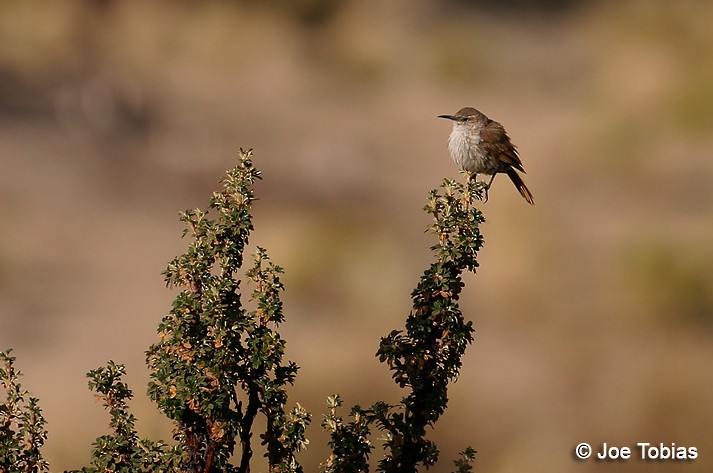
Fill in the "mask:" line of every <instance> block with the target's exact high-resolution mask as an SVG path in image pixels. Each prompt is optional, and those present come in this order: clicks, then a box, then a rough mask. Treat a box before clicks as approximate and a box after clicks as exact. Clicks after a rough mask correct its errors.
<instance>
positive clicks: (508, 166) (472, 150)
mask: <svg viewBox="0 0 713 473" xmlns="http://www.w3.org/2000/svg"><path fill="white" fill-rule="evenodd" d="M438 118H447V119H448V120H453V131H451V135H450V136H449V137H448V152H449V153H450V155H451V158H452V159H453V161H455V162H456V164H457V165H458V166H459V167H460V168H461V169H462V170H463V171H465V172H467V173H468V174H470V178H471V179H472V178H474V177H475V176H477V175H478V174H487V175H489V176H491V177H490V181H489V182H488V184H487V185H486V186H485V201H486V202H487V201H488V190H489V189H490V185H491V184H492V183H493V180H494V179H495V175H496V174H498V173H505V174H507V175H508V177H509V178H510V180H511V181H512V182H513V184H515V187H516V188H517V190H518V191H519V192H520V195H521V196H523V197H524V198H525V200H526V201H527V202H528V203H530V204H533V205H534V204H535V200H534V199H533V198H532V193H531V192H530V189H528V188H527V186H526V185H525V183H524V182H523V180H522V178H521V177H520V175H519V174H518V173H517V171H520V172H522V173H524V172H525V170H524V169H523V167H522V161H520V156H518V154H517V150H516V149H515V145H514V144H512V143H511V142H510V138H509V137H508V135H507V133H506V132H505V128H503V126H502V125H501V124H500V123H498V122H496V121H494V120H491V119H490V118H488V117H486V116H485V115H484V114H482V113H480V112H479V111H478V110H476V109H474V108H472V107H465V108H461V109H460V110H458V112H456V114H455V115H438Z"/></svg>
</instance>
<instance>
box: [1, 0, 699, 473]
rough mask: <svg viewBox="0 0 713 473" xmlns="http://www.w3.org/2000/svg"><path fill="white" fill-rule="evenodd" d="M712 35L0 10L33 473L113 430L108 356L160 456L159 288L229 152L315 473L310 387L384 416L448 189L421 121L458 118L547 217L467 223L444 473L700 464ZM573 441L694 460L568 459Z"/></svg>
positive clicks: (349, 10) (282, 16) (9, 294)
mask: <svg viewBox="0 0 713 473" xmlns="http://www.w3.org/2000/svg"><path fill="white" fill-rule="evenodd" d="M711 24H713V3H711V2H702V1H688V0H685V1H679V2H669V1H665V0H623V1H620V2H596V1H585V0H580V1H577V0H550V1H544V0H543V1H534V0H530V1H527V0H520V1H517V0H509V1H466V0H461V1H457V0H449V1H440V2H435V1H428V0H391V1H378V0H366V1H356V0H345V1H337V0H296V1H287V0H282V1H281V0H271V1H257V0H253V1H205V2H198V1H187V0H186V1H180V2H168V1H151V2H146V1H139V0H133V1H132V0H124V1H109V0H102V1H98V0H84V1H80V0H75V1H65V2H46V1H20V0H3V1H0V163H1V164H2V171H1V172H0V202H2V205H1V206H0V221H2V230H1V231H0V348H2V349H6V348H9V347H12V348H14V350H15V351H14V354H15V356H17V358H18V361H17V368H18V369H19V370H21V371H22V372H24V373H25V376H24V377H23V379H22V382H23V385H24V387H25V388H26V389H28V390H29V391H31V393H32V394H33V395H35V396H37V397H39V398H40V405H41V406H42V408H43V410H44V414H45V416H46V418H47V420H48V423H49V425H48V428H49V433H50V436H49V439H48V441H47V444H46V448H45V450H44V453H45V456H46V458H47V459H48V460H49V461H50V464H51V467H52V470H53V471H60V470H63V469H69V468H78V467H80V466H82V465H86V464H87V463H88V458H89V451H90V448H91V443H92V441H93V440H94V438H96V437H97V436H98V435H101V434H104V433H106V432H107V425H108V417H107V415H106V414H105V413H104V412H103V410H102V408H101V405H100V404H99V403H97V402H96V401H95V399H94V397H93V395H92V393H91V392H89V390H88V389H87V386H86V378H85V373H86V372H87V371H88V370H90V369H93V368H96V367H97V366H99V365H101V364H103V363H105V362H106V361H107V360H109V359H113V360H115V361H117V362H120V363H125V364H126V365H127V368H128V372H129V377H128V381H129V383H130V385H131V387H132V388H133V389H134V392H135V394H136V398H135V400H134V402H133V404H132V408H133V412H134V413H135V414H136V416H137V417H138V418H139V429H140V433H141V434H142V435H145V436H149V437H151V438H154V439H158V438H163V439H169V438H170V432H171V425H170V423H169V422H168V421H166V420H165V419H164V418H162V417H161V415H160V414H159V413H158V412H157V411H156V410H155V409H154V406H153V405H152V404H151V403H150V402H149V401H148V400H147V398H146V396H145V387H146V383H147V381H148V371H147V369H146V367H145V365H144V350H145V349H146V348H147V347H148V346H149V345H150V344H151V343H153V341H154V340H155V328H156V326H157V324H158V322H159V320H160V319H161V317H162V316H163V315H164V314H166V313H167V311H168V310H169V309H170V304H171V301H172V299H173V298H174V297H175V295H176V292H175V291H172V290H168V289H166V288H165V285H164V283H163V278H162V276H161V274H160V273H161V271H162V270H163V269H164V267H165V265H166V263H167V262H168V261H169V260H170V259H171V258H172V257H173V256H175V255H177V254H179V253H180V252H182V251H183V250H184V248H185V247H186V245H187V243H188V242H187V241H185V240H181V238H180V234H181V231H182V229H183V227H182V225H181V224H180V222H179V221H178V218H177V215H178V212H179V211H180V210H183V209H187V208H193V207H198V206H200V207H204V206H205V205H206V204H207V201H208V198H209V195H210V193H211V192H212V191H213V190H214V189H216V188H217V181H218V179H219V178H220V177H221V175H222V173H223V171H224V170H225V169H228V168H230V167H232V166H233V165H234V163H235V161H234V159H235V155H236V151H237V149H238V148H239V147H244V148H254V149H255V153H256V158H255V162H256V165H257V166H258V167H259V168H260V169H261V170H262V171H263V173H264V181H262V182H260V183H259V184H258V185H257V192H258V196H259V198H260V200H259V201H258V202H256V205H255V211H254V216H255V226H256V230H255V232H254V234H253V236H252V239H251V241H252V243H253V244H260V245H261V246H264V247H266V248H267V249H268V251H269V254H270V256H271V258H272V259H273V261H275V262H276V263H277V264H280V265H282V266H283V267H285V269H286V274H285V277H284V282H285V284H286V286H287V290H286V292H285V294H284V301H285V313H286V316H287V322H286V323H285V324H284V326H283V327H282V332H283V335H284V336H285V338H286V339H287V341H288V357H289V359H292V360H294V361H296V362H297V363H298V364H299V365H300V366H302V370H301V371H300V375H299V376H298V378H297V384H296V386H295V387H294V389H293V390H292V391H291V393H290V394H291V398H290V402H291V403H293V402H300V403H301V404H302V405H304V406H305V407H306V408H307V409H308V410H309V411H310V412H312V414H313V416H314V420H313V424H312V426H311V428H310V430H309V431H308V437H309V438H310V439H311V441H312V443H311V445H310V448H309V450H308V451H307V452H305V454H304V455H303V456H302V457H301V459H302V462H303V464H304V466H305V471H317V467H318V464H319V462H321V461H323V460H324V459H325V458H326V456H327V455H328V450H327V447H326V440H327V436H326V435H325V433H324V432H322V431H321V429H320V427H319V422H320V418H321V414H322V413H323V412H324V410H325V407H324V400H325V398H326V396H327V395H329V394H332V393H334V392H339V393H341V394H342V396H343V397H344V399H345V403H346V405H347V406H351V405H353V404H356V403H358V404H360V405H362V406H364V405H368V404H370V403H372V402H374V401H376V400H379V399H382V400H385V401H388V402H392V403H396V402H398V400H399V399H400V398H401V396H403V395H404V393H402V392H400V391H399V390H398V389H397V388H396V387H395V386H394V385H393V383H392V382H391V380H390V373H389V372H388V371H387V369H386V367H385V366H382V365H380V364H379V363H378V361H377V360H376V358H374V356H373V355H374V353H375V352H376V349H377V347H378V342H379V337H381V336H383V335H385V334H387V333H388V332H389V331H390V330H392V329H394V328H401V327H403V320H404V318H405V316H406V315H407V314H408V311H409V309H410V298H409V294H410V291H411V290H412V288H413V287H414V286H415V285H416V283H417V281H418V278H419V276H420V275H421V273H422V271H423V270H424V269H425V268H426V267H427V265H428V264H429V262H430V261H431V255H430V252H429V250H428V247H429V246H430V245H431V244H432V239H431V237H430V236H429V235H427V234H425V233H424V231H423V230H424V228H425V226H426V225H427V224H428V223H429V221H428V217H427V216H426V214H425V213H424V212H423V211H422V210H421V209H422V207H423V206H424V205H425V203H426V197H427V193H428V191H429V189H431V188H434V187H436V186H438V185H439V183H440V182H441V179H442V178H443V177H453V178H458V179H462V177H461V176H459V174H458V172H457V169H456V167H455V165H454V164H453V163H452V162H451V161H450V159H449V157H448V155H447V150H446V139H447V136H448V134H449V133H450V128H451V124H450V123H449V122H447V121H445V120H438V119H437V118H436V115H439V114H446V113H454V112H456V111H457V110H458V109H459V108H461V107H463V106H473V107H476V108H478V109H479V110H481V111H483V112H484V113H485V114H487V115H489V116H490V117H491V118H493V119H495V120H498V121H500V122H501V123H503V124H504V126H505V128H506V129H507V130H508V132H509V134H510V136H511V137H512V139H513V141H514V142H515V143H516V144H517V145H518V147H519V150H520V153H521V156H522V160H523V163H524V166H525V169H526V170H527V172H528V174H527V175H526V176H525V181H526V182H527V184H528V186H529V187H530V189H531V190H532V192H533V194H534V196H535V200H536V205H535V206H534V207H531V206H529V205H527V203H525V201H524V200H523V199H522V198H521V197H520V196H519V195H518V193H517V192H516V190H515V188H514V187H513V186H512V185H511V184H510V183H509V182H508V180H507V179H506V178H503V177H501V178H498V179H496V180H495V183H494V187H493V189H492V190H491V192H490V200H489V202H488V203H486V204H483V205H482V210H483V211H484V213H485V215H486V218H487V220H488V221H487V223H486V224H485V225H484V226H483V228H482V230H483V232H484V235H485V239H486V244H485V247H484V249H483V250H482V252H481V254H480V263H481V267H480V268H479V270H478V274H477V275H468V276H467V277H466V278H465V281H466V284H467V286H466V289H465V291H464V294H463V297H462V308H463V311H464V313H465V314H466V316H467V317H468V318H469V319H471V320H473V321H474V324H475V328H476V333H475V343H474V345H473V346H472V347H471V348H470V349H469V351H468V353H467V355H466V357H465V360H464V365H463V369H462V371H461V376H460V379H459V380H458V382H457V383H456V384H455V385H453V386H452V388H451V390H450V392H449V395H450V406H449V407H450V408H449V409H448V411H447V412H446V414H445V415H444V416H443V418H442V420H441V421H440V422H439V423H438V424H437V426H436V429H435V430H434V431H433V432H432V434H431V438H432V439H434V440H435V441H436V442H437V443H438V445H439V447H440V448H441V462H440V463H439V466H438V467H437V469H436V471H448V470H450V468H451V466H452V463H451V461H452V460H453V459H455V458H456V455H457V452H458V451H460V450H462V449H463V448H464V447H465V446H466V445H472V446H473V447H474V448H475V449H476V450H478V452H479V453H478V457H477V461H476V470H477V471H482V472H485V471H487V472H496V473H507V472H522V471H529V472H551V471H565V470H566V471H580V472H590V471H591V472H594V471H602V468H606V469H607V471H627V472H643V471H652V470H653V471H667V472H671V471H686V472H704V471H706V472H709V471H711V469H712V468H713V442H712V441H711V431H712V428H713V370H712V369H711V366H712V364H711V362H712V361H713V343H711V342H712V341H713V264H712V263H713V218H712V217H713V133H711V131H713V28H711V27H710V25H711ZM375 440H376V439H375ZM579 442H589V443H591V444H593V445H597V444H599V443H600V442H608V443H609V444H610V445H611V444H615V445H622V446H630V447H635V445H636V443H637V442H651V443H654V444H658V443H659V442H663V443H664V444H667V445H670V444H671V443H675V444H676V445H680V446H695V447H697V448H698V451H699V459H697V460H695V461H692V462H681V463H673V464H671V463H669V464H666V463H662V464H650V463H645V462H637V461H629V462H626V463H616V462H615V463H607V464H606V465H601V464H597V463H594V462H592V461H588V462H584V463H580V462H577V461H575V460H574V458H573V454H572V452H573V449H574V447H575V445H576V444H577V443H579ZM254 469H255V470H256V471H260V470H264V466H263V465H262V464H261V463H260V462H259V461H258V462H257V463H256V466H255V468H254Z"/></svg>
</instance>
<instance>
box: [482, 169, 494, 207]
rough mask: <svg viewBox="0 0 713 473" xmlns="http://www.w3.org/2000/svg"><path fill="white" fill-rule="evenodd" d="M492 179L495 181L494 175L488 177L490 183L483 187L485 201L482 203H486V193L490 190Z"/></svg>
mask: <svg viewBox="0 0 713 473" xmlns="http://www.w3.org/2000/svg"><path fill="white" fill-rule="evenodd" d="M494 179H495V174H493V175H492V176H490V181H488V184H487V185H486V186H485V200H484V201H483V202H485V203H487V202H488V191H489V190H490V186H491V185H492V184H493V180H494Z"/></svg>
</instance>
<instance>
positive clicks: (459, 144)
mask: <svg viewBox="0 0 713 473" xmlns="http://www.w3.org/2000/svg"><path fill="white" fill-rule="evenodd" d="M479 144H480V133H479V132H478V130H473V129H472V127H470V126H469V125H468V124H466V123H454V124H453V131H451V135H450V136H449V137H448V152H449V153H450V155H451V158H452V159H453V161H455V163H456V164H457V165H458V166H459V167H460V168H461V169H462V170H464V171H468V172H469V173H472V174H483V173H486V174H487V172H485V171H486V169H485V167H486V166H485V163H486V160H485V155H484V154H483V153H482V151H481V149H480V146H479Z"/></svg>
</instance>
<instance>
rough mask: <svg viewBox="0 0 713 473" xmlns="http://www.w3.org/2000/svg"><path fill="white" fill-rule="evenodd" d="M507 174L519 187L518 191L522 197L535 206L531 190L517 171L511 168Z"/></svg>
mask: <svg viewBox="0 0 713 473" xmlns="http://www.w3.org/2000/svg"><path fill="white" fill-rule="evenodd" d="M507 174H508V177H509V178H510V180H511V181H512V183H513V184H515V187H517V190H518V192H520V195H521V196H523V197H524V198H525V200H526V201H527V203H528V204H530V205H535V199H534V198H533V197H532V192H530V189H528V188H527V186H526V185H525V183H524V182H523V180H522V178H521V177H520V175H519V174H518V173H517V171H516V170H515V169H513V168H510V169H509V170H508V172H507Z"/></svg>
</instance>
